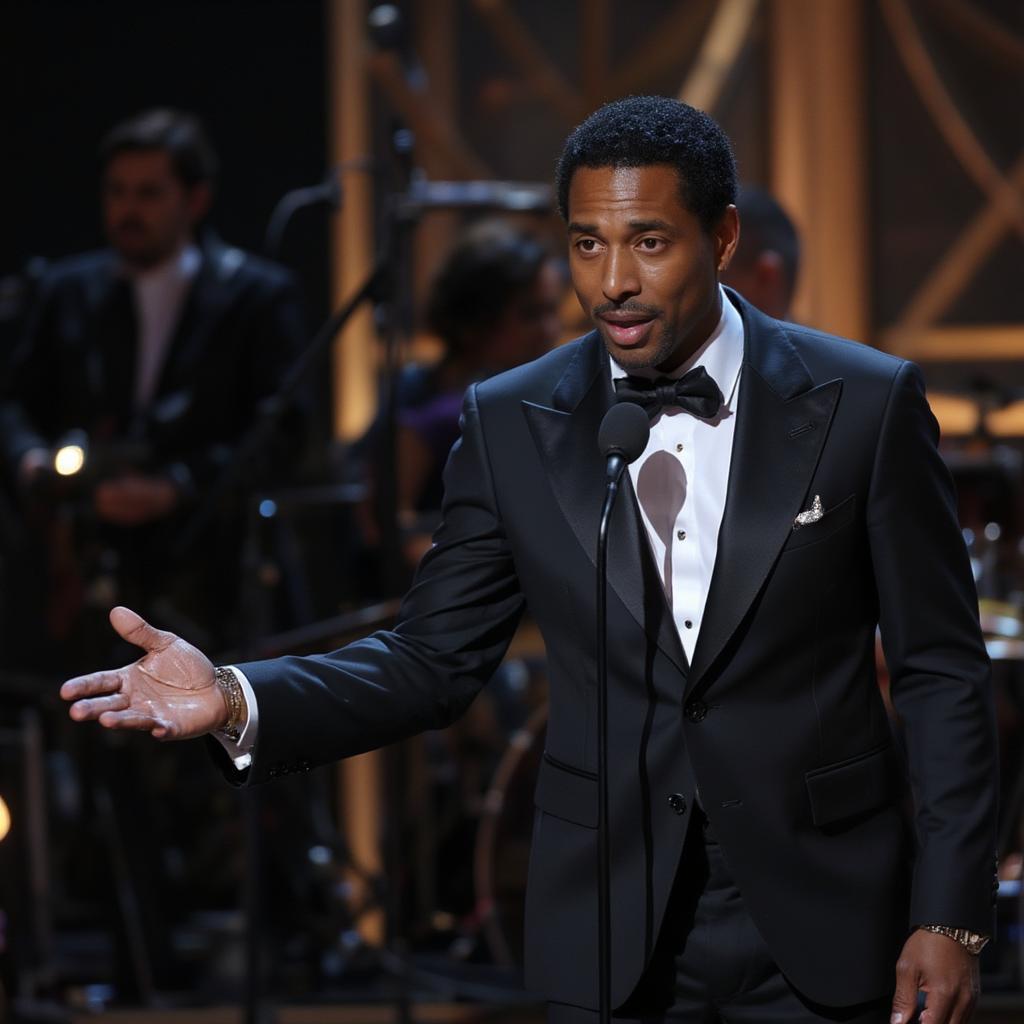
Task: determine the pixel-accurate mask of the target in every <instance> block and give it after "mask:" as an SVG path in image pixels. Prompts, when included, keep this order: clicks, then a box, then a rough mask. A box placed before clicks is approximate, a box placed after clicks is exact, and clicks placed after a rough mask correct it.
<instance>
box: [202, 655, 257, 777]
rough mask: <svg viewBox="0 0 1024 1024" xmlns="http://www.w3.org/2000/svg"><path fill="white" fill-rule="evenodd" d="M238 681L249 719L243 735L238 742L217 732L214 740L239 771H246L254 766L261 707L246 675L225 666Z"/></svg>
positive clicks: (236, 669) (230, 666)
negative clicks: (254, 751) (253, 759)
mask: <svg viewBox="0 0 1024 1024" xmlns="http://www.w3.org/2000/svg"><path fill="white" fill-rule="evenodd" d="M224 667H225V668H226V669H227V670H228V671H229V672H230V673H231V674H232V675H233V676H234V677H235V678H236V679H237V680H238V685H239V686H241V687H242V698H243V699H244V700H245V707H246V711H247V717H246V722H245V727H244V728H243V729H242V734H241V735H240V736H239V737H238V740H237V742H236V741H235V740H232V739H229V738H228V737H227V736H225V735H224V734H223V733H221V732H215V733H214V734H213V735H214V738H215V739H216V740H217V742H218V743H219V744H220V745H221V746H222V747H223V748H224V749H225V750H226V751H227V754H228V757H230V758H231V760H232V761H233V762H234V765H235V767H236V768H237V769H238V770H239V771H244V770H245V769H246V768H248V767H250V765H251V764H252V752H253V750H254V749H255V747H256V736H257V733H258V732H259V718H260V714H259V706H258V705H257V703H256V693H255V691H254V690H253V688H252V683H250V682H249V680H248V679H246V678H245V673H244V672H243V671H242V670H241V669H239V668H236V667H235V666H234V665H225V666H224Z"/></svg>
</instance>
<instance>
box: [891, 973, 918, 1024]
mask: <svg viewBox="0 0 1024 1024" xmlns="http://www.w3.org/2000/svg"><path fill="white" fill-rule="evenodd" d="M917 985H918V971H917V968H916V966H915V965H914V964H912V963H909V962H908V961H907V960H906V959H904V958H902V957H901V958H900V961H899V963H897V964H896V993H895V994H894V995H893V999H892V1014H891V1016H890V1017H889V1020H890V1022H891V1024H910V1021H912V1020H913V1019H914V1011H915V1010H916V1009H917Z"/></svg>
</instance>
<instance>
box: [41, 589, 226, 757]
mask: <svg viewBox="0 0 1024 1024" xmlns="http://www.w3.org/2000/svg"><path fill="white" fill-rule="evenodd" d="M110 622H111V625H112V626H113V627H114V629H116V630H117V632H118V633H119V634H120V635H121V636H122V637H123V638H124V639H125V640H127V641H128V642H129V643H133V644H136V645H137V646H138V647H141V648H142V649H143V650H144V651H145V654H143V656H142V657H141V658H139V660H138V661H136V662H134V663H133V664H131V665H126V666H125V667H124V668H119V669H114V670H112V671H107V672H93V673H91V674H89V675H87V676H79V677H78V678H77V679H69V680H68V681H67V682H66V683H65V684H64V685H63V686H62V687H61V690H60V695H61V697H63V698H64V700H67V701H71V702H72V704H71V708H70V712H69V713H70V715H71V717H72V718H73V719H74V720H75V721H76V722H89V721H97V722H99V724H100V725H102V726H103V727H104V728H106V729H136V730H139V731H142V732H148V733H150V735H152V736H153V737H155V738H156V739H158V740H184V739H189V738H191V737H193V736H202V735H204V734H205V733H208V732H213V731H214V730H215V729H218V728H220V727H221V726H223V725H224V724H225V722H226V721H227V718H228V711H227V706H226V705H225V703H224V698H223V696H222V695H221V692H220V689H219V688H218V686H217V685H216V681H215V679H214V674H213V665H212V664H211V662H210V659H209V658H207V657H206V655H205V654H203V653H202V651H199V650H197V649H196V648H195V647H193V646H192V645H191V644H189V643H186V642H185V641H184V640H182V639H181V637H179V636H175V634H174V633H167V632H164V631H163V630H160V629H154V628H153V627H152V626H151V625H149V623H147V622H146V621H145V619H143V618H142V617H141V616H139V615H136V614H135V612H133V611H131V609H129V608H123V607H119V608H114V609H113V610H112V611H111V613H110Z"/></svg>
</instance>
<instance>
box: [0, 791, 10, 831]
mask: <svg viewBox="0 0 1024 1024" xmlns="http://www.w3.org/2000/svg"><path fill="white" fill-rule="evenodd" d="M10 831H11V812H10V811H9V810H8V809H7V804H5V803H4V798H3V797H2V796H0V842H3V840H4V838H5V837H6V836H7V833H8V832H10Z"/></svg>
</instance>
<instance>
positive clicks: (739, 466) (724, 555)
mask: <svg viewBox="0 0 1024 1024" xmlns="http://www.w3.org/2000/svg"><path fill="white" fill-rule="evenodd" d="M736 304H737V305H738V306H739V308H740V312H741V314H742V315H743V322H744V335H745V339H746V354H745V358H744V364H743V379H742V383H741V385H740V401H739V409H738V410H737V419H736V434H735V437H734V439H733V455H732V463H731V465H730V469H729V489H728V497H727V499H726V504H725V510H724V513H723V515H722V525H721V529H720V530H719V536H718V554H717V556H716V560H715V570H714V574H713V576H712V579H711V586H710V590H709V592H708V599H707V604H706V606H705V610H704V621H703V623H702V624H701V630H700V636H699V637H698V639H697V648H696V650H695V651H694V656H693V666H692V669H691V671H690V676H689V680H688V689H692V688H693V687H695V686H698V685H699V683H700V681H701V677H702V676H703V675H704V674H705V673H706V672H707V671H708V669H710V668H711V666H712V664H713V663H714V661H715V659H716V658H717V657H718V656H719V654H721V652H722V650H723V649H724V648H725V646H726V645H727V644H728V642H729V640H730V639H731V637H732V636H733V634H734V633H735V632H736V629H737V628H738V627H739V625H740V623H741V622H742V621H743V618H744V617H745V616H746V614H747V612H748V611H749V609H750V606H751V605H752V603H753V601H754V599H755V598H756V597H757V594H758V593H759V592H760V590H761V588H762V586H763V585H764V583H765V580H766V579H767V578H768V574H769V572H770V571H771V568H772V566H773V565H774V564H775V560H776V558H777V557H778V555H779V552H780V550H781V549H782V545H783V544H784V543H785V542H786V538H787V537H788V536H789V533H790V531H791V530H792V528H793V520H794V518H795V517H796V516H797V514H798V513H799V512H801V511H802V510H803V509H804V508H806V507H807V506H806V505H805V501H806V499H807V497H808V495H807V490H808V488H809V486H810V483H811V479H812V477H813V475H814V471H815V468H816V467H817V464H818V459H819V457H820V455H821V450H822V447H823V446H824V443H825V439H826V437H827V436H828V431H829V427H830V425H831V423H832V416H833V414H834V412H835V407H836V403H837V402H838V400H839V395H840V392H841V391H842V381H841V380H832V381H829V382H828V383H825V384H821V385H819V386H817V387H815V386H814V383H813V380H812V378H811V376H810V373H809V371H808V370H807V368H806V366H805V365H804V363H803V360H802V359H801V358H800V356H799V355H798V353H797V351H796V349H795V348H794V347H793V345H792V343H791V342H790V341H789V339H788V337H787V336H786V334H785V331H784V330H783V329H782V328H781V327H780V326H778V325H777V324H776V322H775V321H773V320H770V319H768V318H767V317H765V316H763V315H762V314H761V313H759V312H758V311H757V310H755V309H754V308H753V307H751V306H749V305H748V304H746V303H744V302H742V301H740V302H737V303H736Z"/></svg>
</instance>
